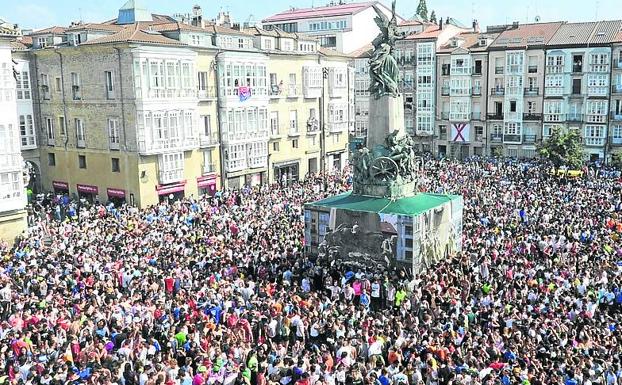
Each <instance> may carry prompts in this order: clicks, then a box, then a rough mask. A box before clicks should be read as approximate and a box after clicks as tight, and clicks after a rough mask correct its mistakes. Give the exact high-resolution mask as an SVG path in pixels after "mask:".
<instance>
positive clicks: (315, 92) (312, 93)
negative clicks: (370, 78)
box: [302, 85, 369, 99]
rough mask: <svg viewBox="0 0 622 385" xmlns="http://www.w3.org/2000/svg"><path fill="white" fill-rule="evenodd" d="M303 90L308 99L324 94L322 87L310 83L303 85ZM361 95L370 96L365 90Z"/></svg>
mask: <svg viewBox="0 0 622 385" xmlns="http://www.w3.org/2000/svg"><path fill="white" fill-rule="evenodd" d="M302 92H303V94H304V97H305V98H306V99H314V98H319V97H320V96H322V87H321V86H320V87H315V86H314V87H311V86H310V85H305V86H303V87H302ZM361 96H369V91H368V90H364V93H363V94H361Z"/></svg>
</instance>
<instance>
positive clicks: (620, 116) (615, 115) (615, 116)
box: [611, 111, 622, 120]
mask: <svg viewBox="0 0 622 385" xmlns="http://www.w3.org/2000/svg"><path fill="white" fill-rule="evenodd" d="M611 120H622V111H620V112H615V111H611Z"/></svg>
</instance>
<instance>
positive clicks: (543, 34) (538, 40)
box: [490, 21, 563, 48]
mask: <svg viewBox="0 0 622 385" xmlns="http://www.w3.org/2000/svg"><path fill="white" fill-rule="evenodd" d="M562 24H563V23H562V22H561V21H558V22H553V23H536V24H519V25H518V27H516V28H513V27H512V26H508V29H506V30H505V31H503V32H501V34H500V35H499V37H497V39H495V41H494V42H492V44H491V45H490V47H491V48H523V47H528V46H541V45H545V44H547V43H548V42H549V40H551V38H552V37H553V35H555V32H557V30H558V29H559V27H560V26H561V25H562Z"/></svg>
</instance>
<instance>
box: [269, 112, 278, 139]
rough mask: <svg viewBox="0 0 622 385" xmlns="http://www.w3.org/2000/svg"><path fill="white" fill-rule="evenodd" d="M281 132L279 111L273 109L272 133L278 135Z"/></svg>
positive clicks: (271, 116) (271, 114) (271, 117)
mask: <svg viewBox="0 0 622 385" xmlns="http://www.w3.org/2000/svg"><path fill="white" fill-rule="evenodd" d="M278 134H279V112H278V111H271V112H270V135H278Z"/></svg>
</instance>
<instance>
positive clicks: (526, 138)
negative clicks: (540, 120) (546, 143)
mask: <svg viewBox="0 0 622 385" xmlns="http://www.w3.org/2000/svg"><path fill="white" fill-rule="evenodd" d="M536 138H537V136H536V135H535V134H525V135H523V143H527V144H533V143H535V142H536Z"/></svg>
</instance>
